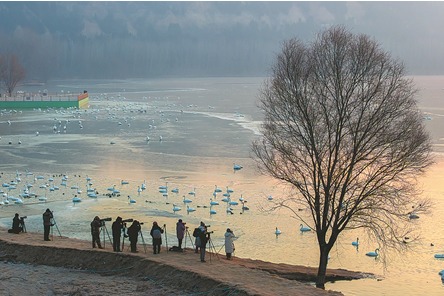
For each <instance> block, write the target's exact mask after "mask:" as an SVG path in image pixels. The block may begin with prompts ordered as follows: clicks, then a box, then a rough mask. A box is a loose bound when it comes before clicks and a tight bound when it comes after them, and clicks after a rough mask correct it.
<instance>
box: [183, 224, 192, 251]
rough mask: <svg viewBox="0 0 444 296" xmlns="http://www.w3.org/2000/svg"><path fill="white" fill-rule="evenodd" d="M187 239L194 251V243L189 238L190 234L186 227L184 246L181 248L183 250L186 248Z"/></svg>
mask: <svg viewBox="0 0 444 296" xmlns="http://www.w3.org/2000/svg"><path fill="white" fill-rule="evenodd" d="M187 238H188V239H189V240H190V242H191V245H192V246H193V249H194V242H193V239H192V238H191V235H190V232H189V230H188V227H187V228H185V242H184V243H185V245H184V247H183V249H184V250H185V249H186V248H187Z"/></svg>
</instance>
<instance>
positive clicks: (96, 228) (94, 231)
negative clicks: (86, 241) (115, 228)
mask: <svg viewBox="0 0 444 296" xmlns="http://www.w3.org/2000/svg"><path fill="white" fill-rule="evenodd" d="M100 227H102V222H101V221H100V218H99V216H95V217H94V220H92V222H91V236H92V247H93V248H95V247H96V243H97V247H99V249H103V247H102V245H101V244H100Z"/></svg>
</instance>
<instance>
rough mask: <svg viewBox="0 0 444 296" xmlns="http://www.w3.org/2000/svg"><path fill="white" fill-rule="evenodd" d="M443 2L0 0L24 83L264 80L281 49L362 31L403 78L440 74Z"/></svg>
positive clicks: (9, 48)
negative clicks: (323, 34)
mask: <svg viewBox="0 0 444 296" xmlns="http://www.w3.org/2000/svg"><path fill="white" fill-rule="evenodd" d="M443 14H444V2H2V3H0V23H1V26H0V54H6V53H14V54H16V55H17V56H18V58H19V60H20V62H21V64H22V65H23V66H24V67H25V69H26V73H27V75H26V78H25V80H39V81H46V80H49V79H64V78H86V79H113V78H115V79H123V78H160V77H208V76H214V77H216V76H267V75H268V74H269V73H270V67H271V66H272V64H273V63H274V59H275V57H276V54H277V53H278V52H280V50H281V46H282V42H283V41H285V40H288V39H291V38H294V37H296V38H299V39H301V40H303V41H311V40H313V39H314V37H315V34H317V33H319V32H320V31H321V30H322V29H324V28H327V27H330V26H332V25H342V26H344V27H345V28H346V29H347V30H349V31H351V32H353V33H355V34H361V33H362V34H367V35H369V36H370V37H371V38H373V39H375V40H376V41H377V42H378V43H379V44H380V45H381V47H382V48H383V49H384V50H386V51H388V52H389V53H390V54H391V55H392V56H393V57H394V58H398V59H400V60H401V61H403V62H404V64H405V66H406V69H407V73H408V74H409V75H439V74H443V72H444V56H443V54H442V53H443V52H444V36H443V35H444V33H442V30H441V28H443V27H444V26H443V24H444V15H443Z"/></svg>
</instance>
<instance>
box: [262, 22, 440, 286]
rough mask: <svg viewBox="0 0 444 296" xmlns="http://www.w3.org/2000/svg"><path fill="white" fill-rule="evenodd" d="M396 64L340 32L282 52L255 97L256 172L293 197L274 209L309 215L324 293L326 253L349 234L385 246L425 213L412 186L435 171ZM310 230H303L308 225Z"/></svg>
mask: <svg viewBox="0 0 444 296" xmlns="http://www.w3.org/2000/svg"><path fill="white" fill-rule="evenodd" d="M415 92H416V90H415V88H414V85H413V83H412V81H411V80H409V79H407V78H406V77H405V69H404V66H403V64H402V63H401V62H399V61H397V60H396V59H393V58H392V57H391V56H390V54H389V53H387V52H385V51H384V50H383V49H381V47H380V45H379V44H378V43H377V42H376V41H374V40H372V39H371V38H370V37H368V36H366V35H355V34H352V33H350V32H349V31H347V30H346V29H345V28H344V27H340V26H339V27H332V28H329V29H326V30H325V31H323V32H320V33H319V34H318V35H317V37H316V38H315V40H314V41H313V42H311V43H307V44H305V43H303V42H302V41H300V40H298V39H291V40H288V41H286V42H285V43H284V44H283V48H282V52H281V53H279V54H278V56H277V59H276V62H275V64H274V66H273V68H272V75H271V78H269V79H268V80H267V81H265V83H264V86H263V89H262V91H261V94H260V107H261V108H262V109H263V111H264V114H265V118H264V123H263V125H262V134H263V136H262V137H261V138H260V139H259V140H256V141H255V142H254V143H253V153H254V155H255V158H256V161H257V162H258V164H259V167H260V169H261V171H262V172H263V173H265V174H268V175H270V176H272V177H274V178H276V179H278V180H281V181H283V182H284V183H285V184H288V185H290V186H291V187H292V188H293V189H294V190H293V191H292V192H293V194H291V195H290V196H288V197H284V198H281V199H280V200H279V201H278V202H277V203H276V207H286V208H288V209H290V210H292V211H293V213H294V214H295V215H296V216H298V217H300V218H301V219H304V217H301V216H300V214H299V213H298V211H297V208H298V207H301V206H305V207H306V208H308V210H309V213H310V221H308V222H309V223H308V224H309V225H310V227H312V228H313V229H314V230H315V231H316V235H317V240H318V244H319V251H320V260H319V269H318V280H317V283H316V284H317V286H318V287H321V288H323V287H324V283H325V273H326V268H327V261H328V260H327V259H328V254H329V252H330V250H331V248H332V247H333V245H334V244H335V242H336V240H337V238H338V235H339V234H340V233H341V232H342V231H343V230H346V229H354V228H365V229H367V230H369V231H370V232H371V233H373V234H374V235H375V237H376V238H377V239H378V240H379V241H380V242H381V243H382V244H383V245H385V246H388V247H397V246H399V245H401V244H402V239H403V237H404V235H406V234H408V233H410V232H411V230H412V229H411V227H410V225H409V223H408V222H409V221H408V213H409V212H412V207H413V210H417V211H419V210H421V209H424V208H425V206H426V203H425V202H424V201H421V200H419V197H418V196H419V195H416V194H415V193H416V186H415V184H416V178H417V177H418V176H419V175H420V174H421V173H423V172H424V171H425V169H426V168H427V167H428V166H429V165H430V164H431V163H432V160H431V156H430V152H431V145H430V140H429V135H428V133H427V132H426V130H425V127H424V123H423V118H422V115H421V113H420V112H419V110H418V108H417V104H416V100H415ZM306 222H307V221H306Z"/></svg>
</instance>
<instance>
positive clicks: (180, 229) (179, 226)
mask: <svg viewBox="0 0 444 296" xmlns="http://www.w3.org/2000/svg"><path fill="white" fill-rule="evenodd" d="M185 224H186V223H183V222H182V219H179V221H178V222H177V223H176V235H177V240H178V243H179V250H182V241H183V237H184V235H185Z"/></svg>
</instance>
